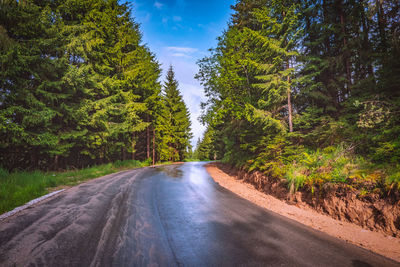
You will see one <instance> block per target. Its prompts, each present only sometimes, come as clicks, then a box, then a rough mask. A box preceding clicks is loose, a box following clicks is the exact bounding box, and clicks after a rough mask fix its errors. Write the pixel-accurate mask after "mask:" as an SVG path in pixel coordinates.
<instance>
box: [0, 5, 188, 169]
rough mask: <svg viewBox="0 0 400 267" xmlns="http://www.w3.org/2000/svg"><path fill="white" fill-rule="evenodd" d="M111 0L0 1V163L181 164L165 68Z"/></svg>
mask: <svg viewBox="0 0 400 267" xmlns="http://www.w3.org/2000/svg"><path fill="white" fill-rule="evenodd" d="M141 42H142V40H141V33H140V30H139V25H138V24H137V23H136V22H135V21H134V18H133V15H132V14H131V11H130V7H129V6H128V5H127V4H124V3H120V1H118V0H23V1H21V0H20V1H17V0H3V1H0V68H1V71H0V164H1V165H2V166H1V167H3V168H6V169H8V170H15V169H44V170H48V169H60V168H71V167H74V168H80V167H85V166H89V165H94V164H100V163H106V162H112V161H116V160H125V159H137V160H150V161H152V162H153V163H154V162H157V161H168V160H171V161H178V160H183V159H184V158H185V157H186V155H187V153H188V151H189V139H190V138H191V133H190V121H189V114H188V110H187V108H186V106H185V103H184V102H183V100H182V95H181V94H180V93H179V90H178V84H177V81H176V80H175V76H174V75H175V74H174V71H173V69H172V67H170V69H169V71H168V76H167V81H166V82H165V84H164V86H163V85H162V84H161V83H160V81H159V78H160V75H161V69H160V65H159V63H158V62H157V60H156V58H155V56H154V54H153V53H152V52H151V51H150V50H149V49H148V48H147V47H146V46H145V45H143V44H142V43H141Z"/></svg>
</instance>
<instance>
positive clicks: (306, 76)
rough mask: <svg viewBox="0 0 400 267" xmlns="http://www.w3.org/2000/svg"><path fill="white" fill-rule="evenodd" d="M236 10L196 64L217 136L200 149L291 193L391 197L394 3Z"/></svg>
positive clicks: (241, 6)
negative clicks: (334, 187) (347, 190)
mask: <svg viewBox="0 0 400 267" xmlns="http://www.w3.org/2000/svg"><path fill="white" fill-rule="evenodd" d="M232 9H233V14H232V19H231V21H230V23H229V27H228V29H227V30H226V31H224V32H223V34H222V35H221V36H220V37H219V39H218V41H219V42H218V45H217V47H216V48H213V49H211V50H210V51H211V54H210V56H208V57H205V58H204V59H202V60H200V61H199V62H198V65H199V72H198V74H197V75H196V78H197V79H198V80H199V81H200V83H201V84H202V85H203V87H204V91H205V95H206V96H207V101H206V102H204V103H202V105H201V106H202V108H203V114H202V117H201V121H202V122H203V123H204V124H206V125H207V127H208V128H207V129H208V130H207V131H208V132H212V135H208V133H206V135H205V136H204V137H203V139H202V140H200V142H199V146H198V148H199V149H198V151H205V154H208V153H209V152H208V151H209V150H210V149H212V151H213V153H214V154H215V155H217V158H219V159H222V161H224V162H228V163H230V164H233V165H235V166H238V167H243V168H245V169H247V170H249V171H254V170H259V171H262V172H264V173H265V174H266V175H268V176H270V177H275V178H276V179H283V178H284V179H286V180H287V181H288V185H289V187H290V188H291V190H297V189H299V188H302V187H308V188H309V189H310V190H312V191H314V190H315V189H317V188H319V189H320V188H322V185H323V184H325V183H341V184H347V185H348V186H350V187H354V188H357V189H358V190H360V192H364V193H365V192H372V191H374V188H373V187H374V186H375V187H376V188H375V189H376V190H377V191H380V192H381V191H382V190H383V191H385V190H386V189H385V188H384V187H385V186H384V184H385V182H384V181H383V180H384V179H386V178H385V177H389V176H390V175H391V174H390V173H392V172H396V171H395V170H396V168H397V167H395V166H396V164H398V163H399V159H400V155H399V151H400V147H399V144H400V141H399V136H400V126H399V125H400V117H399V114H400V94H399V92H400V91H399V90H398V84H399V77H400V68H399V66H400V65H399V61H398V60H395V58H396V57H397V58H398V56H400V50H399V47H400V46H399V41H398V40H399V34H398V32H399V31H397V28H398V23H397V21H398V12H397V13H396V12H394V10H398V5H397V2H396V1H383V2H382V1H376V2H371V3H369V4H368V5H366V4H365V2H364V1H358V0H357V1H351V2H349V1H344V2H342V3H340V4H338V3H337V2H332V1H331V2H329V1H322V2H315V1H289V2H288V1H275V0H270V1H265V0H260V1H248V0H239V1H237V3H236V4H235V5H234V6H233V7H232ZM291 107H293V108H291ZM291 111H292V112H291ZM291 119H292V120H291ZM291 122H293V125H292V123H291ZM291 126H293V127H291ZM207 135H208V136H207ZM324 148H325V149H324ZM384 163H386V165H377V164H384ZM364 165H367V167H366V166H364ZM384 168H386V169H387V170H386V171H384V170H383V169H384ZM351 177H353V178H351ZM390 177H392V176H390ZM393 177H394V176H393ZM388 179H389V178H388ZM350 180H351V181H353V182H351V181H350ZM388 181H389V180H388ZM393 181H394V180H393ZM394 183H395V182H393V184H394ZM386 185H387V184H386ZM393 187H395V186H393ZM360 194H361V195H363V193H360Z"/></svg>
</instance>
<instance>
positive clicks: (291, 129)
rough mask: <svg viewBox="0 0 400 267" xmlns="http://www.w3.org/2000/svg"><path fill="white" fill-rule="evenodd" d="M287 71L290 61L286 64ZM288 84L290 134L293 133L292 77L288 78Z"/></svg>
mask: <svg viewBox="0 0 400 267" xmlns="http://www.w3.org/2000/svg"><path fill="white" fill-rule="evenodd" d="M286 69H289V60H287V62H286ZM287 82H288V86H289V87H288V90H287V99H288V113H289V132H293V122H292V101H291V99H290V98H291V92H290V91H291V88H290V75H288V76H287Z"/></svg>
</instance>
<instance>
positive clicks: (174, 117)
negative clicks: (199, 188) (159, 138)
mask: <svg viewBox="0 0 400 267" xmlns="http://www.w3.org/2000/svg"><path fill="white" fill-rule="evenodd" d="M163 100H164V107H165V108H164V111H163V114H162V116H163V124H164V125H163V132H164V138H163V144H162V145H161V147H162V148H163V152H162V157H161V159H164V160H171V161H179V160H183V159H184V158H185V157H186V156H187V152H188V150H189V148H190V139H191V137H192V133H191V129H190V125H191V123H190V117H189V111H188V109H187V107H186V105H185V102H184V101H183V97H182V95H181V93H180V92H179V89H178V81H177V80H176V78H175V72H174V70H173V68H172V66H170V67H169V69H168V72H167V76H166V81H165V84H164V95H163Z"/></svg>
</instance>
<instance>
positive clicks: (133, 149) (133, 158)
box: [132, 132, 136, 160]
mask: <svg viewBox="0 0 400 267" xmlns="http://www.w3.org/2000/svg"><path fill="white" fill-rule="evenodd" d="M135 138H136V134H135V132H133V133H132V160H135V152H136V151H135V145H136V141H135Z"/></svg>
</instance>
